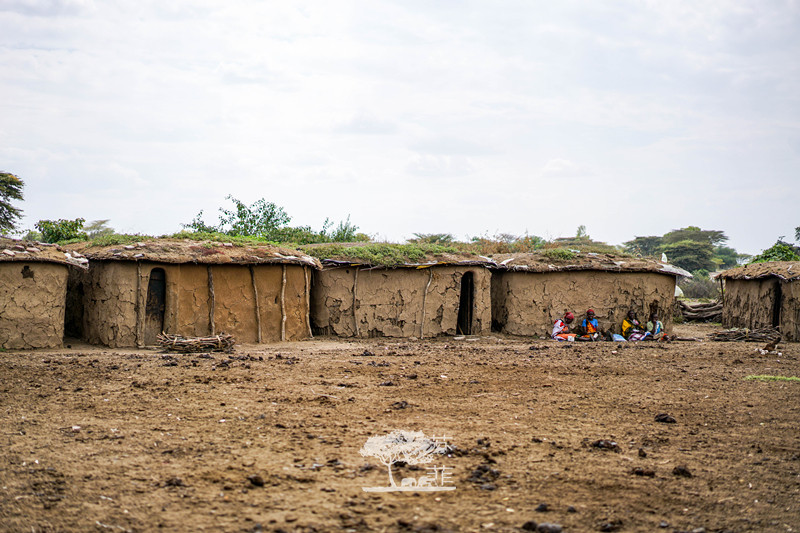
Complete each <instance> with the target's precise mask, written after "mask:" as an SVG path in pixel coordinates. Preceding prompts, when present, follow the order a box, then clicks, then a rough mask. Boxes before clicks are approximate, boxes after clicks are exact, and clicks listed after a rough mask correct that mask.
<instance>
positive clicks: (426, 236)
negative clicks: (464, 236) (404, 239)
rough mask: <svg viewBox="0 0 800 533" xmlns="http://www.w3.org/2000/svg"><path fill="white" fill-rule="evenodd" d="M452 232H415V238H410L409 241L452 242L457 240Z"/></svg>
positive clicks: (424, 242)
mask: <svg viewBox="0 0 800 533" xmlns="http://www.w3.org/2000/svg"><path fill="white" fill-rule="evenodd" d="M455 240H456V239H455V237H453V235H452V234H450V233H415V234H414V238H413V239H408V242H415V243H418V244H452V243H453V242H454V241H455Z"/></svg>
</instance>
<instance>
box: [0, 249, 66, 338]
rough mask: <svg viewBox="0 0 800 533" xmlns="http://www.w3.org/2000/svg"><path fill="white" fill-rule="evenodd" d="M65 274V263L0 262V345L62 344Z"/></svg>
mask: <svg viewBox="0 0 800 533" xmlns="http://www.w3.org/2000/svg"><path fill="white" fill-rule="evenodd" d="M68 276H69V269H68V267H67V266H65V265H59V264H54V263H37V262H30V263H28V262H21V261H20V262H16V261H15V262H4V263H0V347H2V348H5V349H8V350H19V349H29V348H56V347H59V346H61V345H62V342H63V339H64V308H65V302H66V296H67V278H68Z"/></svg>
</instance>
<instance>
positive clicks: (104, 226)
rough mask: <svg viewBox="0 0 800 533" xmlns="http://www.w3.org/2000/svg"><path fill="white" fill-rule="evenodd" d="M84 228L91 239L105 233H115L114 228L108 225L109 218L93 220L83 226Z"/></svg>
mask: <svg viewBox="0 0 800 533" xmlns="http://www.w3.org/2000/svg"><path fill="white" fill-rule="evenodd" d="M83 230H84V231H85V232H86V234H87V235H88V236H89V238H90V239H95V238H97V237H102V236H103V235H113V234H114V228H112V227H111V226H109V225H108V219H104V220H92V221H91V222H89V223H87V224H86V225H85V226H83Z"/></svg>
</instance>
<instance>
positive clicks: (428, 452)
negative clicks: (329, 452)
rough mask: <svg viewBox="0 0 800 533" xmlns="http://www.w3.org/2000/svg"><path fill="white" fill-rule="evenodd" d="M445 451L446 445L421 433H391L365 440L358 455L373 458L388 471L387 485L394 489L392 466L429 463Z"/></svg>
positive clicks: (398, 431) (397, 431) (400, 431)
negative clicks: (400, 462)
mask: <svg viewBox="0 0 800 533" xmlns="http://www.w3.org/2000/svg"><path fill="white" fill-rule="evenodd" d="M445 451H447V444H443V443H438V442H436V441H435V440H433V439H431V438H428V437H426V436H425V434H424V433H423V432H421V431H402V430H396V431H392V432H391V433H389V434H388V435H375V436H372V437H370V438H368V439H367V442H366V443H364V446H363V447H362V448H361V450H359V452H358V453H360V454H361V456H362V457H375V458H376V459H377V460H378V461H380V462H381V464H382V465H384V466H386V467H387V468H388V469H389V483H390V484H391V486H392V487H396V486H397V484H396V483H395V482H394V477H393V476H392V465H393V464H394V463H396V462H398V461H404V462H405V463H407V464H410V465H416V464H425V463H430V462H431V461H433V460H434V454H439V453H444V452H445Z"/></svg>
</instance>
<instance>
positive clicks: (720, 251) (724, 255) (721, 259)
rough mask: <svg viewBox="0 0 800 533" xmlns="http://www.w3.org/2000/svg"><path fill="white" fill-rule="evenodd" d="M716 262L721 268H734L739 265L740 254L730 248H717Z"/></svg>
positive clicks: (715, 253) (715, 248)
mask: <svg viewBox="0 0 800 533" xmlns="http://www.w3.org/2000/svg"><path fill="white" fill-rule="evenodd" d="M714 262H716V263H717V265H718V266H719V267H720V268H733V267H735V266H736V265H738V264H739V254H738V253H737V252H736V250H734V249H733V248H731V247H730V246H715V247H714Z"/></svg>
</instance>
